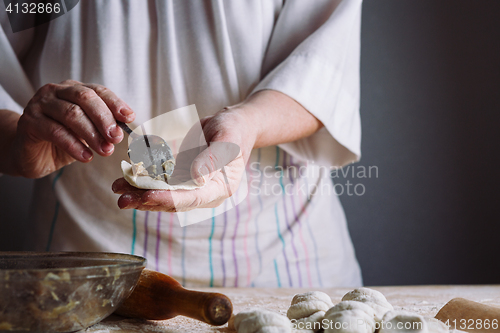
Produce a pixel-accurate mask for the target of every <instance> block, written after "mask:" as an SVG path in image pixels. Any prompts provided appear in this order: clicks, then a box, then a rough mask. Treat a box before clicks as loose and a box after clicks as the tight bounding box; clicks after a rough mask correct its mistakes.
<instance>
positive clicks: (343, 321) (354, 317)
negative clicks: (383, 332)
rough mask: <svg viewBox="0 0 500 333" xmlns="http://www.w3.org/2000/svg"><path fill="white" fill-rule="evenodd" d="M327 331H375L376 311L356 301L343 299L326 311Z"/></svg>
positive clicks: (332, 332) (338, 332)
mask: <svg viewBox="0 0 500 333" xmlns="http://www.w3.org/2000/svg"><path fill="white" fill-rule="evenodd" d="M323 327H325V333H373V332H374V331H375V327H376V322H375V312H374V310H373V309H372V308H371V307H370V306H368V305H366V304H364V303H362V302H356V301H342V302H340V303H338V304H337V305H335V306H334V307H333V308H331V309H330V310H328V311H327V312H326V313H325V317H324V320H323Z"/></svg>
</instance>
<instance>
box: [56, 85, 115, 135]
mask: <svg viewBox="0 0 500 333" xmlns="http://www.w3.org/2000/svg"><path fill="white" fill-rule="evenodd" d="M56 96H57V97H58V98H60V99H63V100H66V101H68V102H70V103H73V104H76V105H78V106H79V107H80V108H81V109H82V110H83V111H84V113H85V115H86V116H87V117H88V118H89V119H90V120H91V121H92V123H93V124H94V126H95V127H96V128H97V130H98V131H99V133H100V134H101V135H102V137H103V138H105V139H106V141H108V142H110V143H120V142H121V141H122V139H123V132H122V130H121V129H120V128H119V127H118V126H117V125H116V121H115V117H114V116H113V113H112V112H111V110H110V109H109V108H108V106H107V105H106V103H104V101H103V100H102V99H101V98H100V97H99V96H98V95H97V93H96V92H95V91H94V90H92V89H90V88H88V87H85V86H82V85H74V86H68V87H65V88H62V89H58V90H57V91H56ZM70 110H71V109H70ZM70 112H71V111H70ZM69 116H71V113H70V114H69Z"/></svg>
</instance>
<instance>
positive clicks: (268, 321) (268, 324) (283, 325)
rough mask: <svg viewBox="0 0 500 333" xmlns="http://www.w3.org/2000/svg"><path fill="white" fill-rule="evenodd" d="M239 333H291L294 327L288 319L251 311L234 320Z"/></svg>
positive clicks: (268, 313) (233, 322)
mask: <svg viewBox="0 0 500 333" xmlns="http://www.w3.org/2000/svg"><path fill="white" fill-rule="evenodd" d="M232 319H233V320H232V325H234V328H235V329H236V331H237V332H238V333H291V332H292V325H291V323H290V320H288V318H287V317H285V316H282V315H280V314H279V313H276V312H272V311H269V310H263V309H249V310H245V311H242V312H240V313H238V314H237V315H235V316H234V318H232Z"/></svg>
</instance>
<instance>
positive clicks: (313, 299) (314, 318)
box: [287, 291, 333, 333]
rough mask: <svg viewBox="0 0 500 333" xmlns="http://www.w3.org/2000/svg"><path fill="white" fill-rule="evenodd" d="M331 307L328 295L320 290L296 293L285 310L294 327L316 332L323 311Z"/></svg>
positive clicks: (319, 326)
mask: <svg viewBox="0 0 500 333" xmlns="http://www.w3.org/2000/svg"><path fill="white" fill-rule="evenodd" d="M331 307H333V303H332V300H331V298H330V296H328V295H327V294H325V293H323V292H321V291H311V292H307V293H303V294H297V295H295V296H294V297H293V299H292V304H291V305H290V308H289V309H288V312H287V317H288V318H289V319H290V320H291V321H292V324H293V326H294V328H296V329H299V330H300V331H301V332H302V333H312V332H317V331H319V330H320V329H321V320H322V319H323V317H324V315H325V312H326V311H327V310H328V309H330V308H331Z"/></svg>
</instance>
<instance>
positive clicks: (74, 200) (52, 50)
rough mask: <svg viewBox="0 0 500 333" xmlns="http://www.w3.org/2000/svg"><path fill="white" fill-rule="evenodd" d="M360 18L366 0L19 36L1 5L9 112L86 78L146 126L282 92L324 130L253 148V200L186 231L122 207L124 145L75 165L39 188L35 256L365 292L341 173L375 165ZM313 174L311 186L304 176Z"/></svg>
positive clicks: (138, 12) (185, 5) (110, 19)
mask: <svg viewBox="0 0 500 333" xmlns="http://www.w3.org/2000/svg"><path fill="white" fill-rule="evenodd" d="M360 17H361V0H343V1H340V0H328V1H327V0H316V1H305V0H286V1H279V0H261V1H259V0H254V1H243V0H231V1H223V0H213V1H161V0H157V1H148V2H146V1H125V0H124V1H120V0H100V1H98V0H97V1H80V2H79V4H78V5H77V6H76V7H75V8H74V9H72V10H71V11H70V12H68V13H67V14H65V15H63V16H61V17H59V18H57V19H55V20H53V21H51V22H50V23H49V24H48V27H47V26H45V27H44V26H42V27H38V28H37V29H30V30H27V31H23V32H19V33H15V34H14V33H12V31H11V29H10V26H9V24H8V20H7V17H6V14H5V8H4V4H3V3H0V19H1V23H2V29H1V30H0V108H6V109H10V110H14V111H16V112H22V109H23V108H24V106H25V105H26V104H27V102H28V100H29V99H30V98H31V96H32V95H33V94H34V92H35V91H36V89H38V88H39V87H41V86H42V85H44V84H46V83H50V82H60V81H63V80H66V79H74V80H78V81H82V82H91V83H99V84H102V85H104V86H106V87H108V88H110V89H111V90H112V91H114V92H115V93H116V94H117V95H118V96H119V97H121V98H122V99H123V100H125V101H126V102H127V103H128V104H129V105H130V106H131V107H132V109H133V110H134V111H135V112H136V113H137V118H136V121H135V123H134V125H133V126H137V125H139V124H141V123H143V122H146V121H148V120H149V119H151V118H153V117H155V116H157V115H160V114H162V113H164V112H168V111H170V110H174V109H177V108H180V107H183V106H187V105H191V104H195V105H196V107H197V110H198V112H199V115H200V117H204V116H207V115H211V114H214V113H215V112H217V111H218V110H220V109H221V108H223V107H224V106H228V105H233V104H236V103H238V102H240V101H242V100H244V99H245V98H246V97H247V96H248V95H249V94H251V93H252V92H255V91H259V90H263V89H274V90H277V91H281V92H283V93H285V94H287V95H288V96H290V97H292V98H294V99H295V100H296V101H298V102H299V103H301V104H302V105H303V106H304V107H305V108H306V109H307V110H308V111H309V112H311V113H312V114H313V115H315V116H316V117H317V118H318V119H319V120H321V121H322V122H323V124H324V125H325V128H323V129H322V130H320V131H319V132H317V133H316V134H314V135H312V136H311V137H308V138H305V139H302V140H299V141H296V142H292V143H287V144H282V145H280V146H279V147H267V148H263V149H258V150H254V151H253V152H252V155H251V158H250V161H249V164H248V168H247V169H248V175H249V177H248V178H247V181H248V184H247V185H248V187H249V189H250V193H249V195H248V196H247V197H246V198H245V199H244V200H243V201H242V202H241V203H240V204H239V205H238V206H236V207H235V208H233V209H231V210H229V211H227V212H225V213H224V214H220V215H214V216H213V217H212V218H211V219H209V220H207V221H204V222H201V223H198V224H195V225H191V226H188V227H185V228H181V227H180V226H179V225H178V224H177V223H176V222H175V218H174V214H170V213H156V212H141V211H135V210H120V209H118V207H117V205H116V200H117V198H118V197H117V195H115V194H113V193H112V191H111V184H112V182H113V181H114V180H115V179H116V178H119V177H121V174H120V160H121V159H124V158H126V144H125V143H122V144H120V145H118V146H117V147H116V149H115V153H114V154H113V155H112V156H111V157H108V158H102V157H99V156H97V154H95V157H94V160H93V161H92V162H91V163H89V164H81V163H73V164H72V165H70V166H67V167H65V168H64V169H62V170H60V171H59V172H56V173H54V174H53V175H51V176H49V177H45V178H44V179H41V180H38V181H37V184H36V188H35V200H34V207H33V214H32V223H33V228H32V229H31V230H27V233H28V234H29V235H28V236H29V237H27V238H28V239H30V241H29V245H30V247H32V248H36V249H39V250H44V249H47V250H51V251H56V250H73V251H76V250H78V251H113V252H128V253H131V252H132V253H134V254H139V255H144V256H145V257H147V258H148V267H150V268H153V269H157V270H160V271H162V272H165V273H167V274H169V275H171V276H173V277H174V278H176V279H178V280H179V281H180V282H182V283H183V284H184V285H187V286H228V287H229V286H268V287H272V286H283V287H288V286H293V287H299V286H303V287H308V286H309V287H313V286H318V287H319V286H323V287H328V286H359V285H361V283H362V282H361V274H360V270H359V266H358V264H357V261H356V258H355V255H354V250H353V247H352V243H351V241H350V238H349V233H348V230H347V225H346V221H345V216H344V213H343V210H342V207H341V205H340V202H339V200H338V198H337V196H336V195H335V194H334V191H333V187H332V182H331V179H330V178H329V174H328V171H327V168H328V167H332V166H342V165H345V164H348V163H350V162H354V161H356V160H357V159H358V158H359V156H360V137H361V126H360V119H359V51H360ZM133 126H132V127H133ZM179 126H182V123H180V124H179ZM125 141H126V140H125ZM299 167H302V168H303V169H304V170H307V172H304V173H302V174H296V173H294V172H289V171H290V170H292V171H293V170H294V168H299ZM263 171H266V172H263ZM314 185H315V186H314ZM280 189H281V190H280ZM287 189H288V190H287ZM236 195H244V194H241V193H237V194H236Z"/></svg>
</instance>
